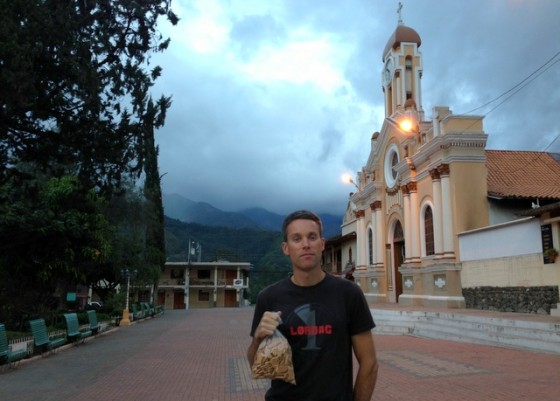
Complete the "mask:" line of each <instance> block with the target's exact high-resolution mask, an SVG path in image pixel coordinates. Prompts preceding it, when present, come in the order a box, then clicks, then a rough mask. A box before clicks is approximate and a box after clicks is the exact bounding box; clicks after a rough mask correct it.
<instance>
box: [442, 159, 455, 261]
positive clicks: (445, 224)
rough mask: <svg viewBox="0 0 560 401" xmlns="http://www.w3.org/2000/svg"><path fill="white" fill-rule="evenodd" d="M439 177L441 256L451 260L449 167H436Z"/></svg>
mask: <svg viewBox="0 0 560 401" xmlns="http://www.w3.org/2000/svg"><path fill="white" fill-rule="evenodd" d="M438 172H439V174H440V177H441V212H442V213H441V214H442V216H441V217H442V228H443V230H442V231H443V256H444V257H446V258H447V257H449V258H453V257H455V251H454V247H453V214H452V210H451V184H450V182H449V165H448V164H442V165H441V166H439V167H438Z"/></svg>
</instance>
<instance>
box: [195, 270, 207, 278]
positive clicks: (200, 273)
mask: <svg viewBox="0 0 560 401" xmlns="http://www.w3.org/2000/svg"><path fill="white" fill-rule="evenodd" d="M198 278H199V279H201V280H204V279H209V278H210V270H198Z"/></svg>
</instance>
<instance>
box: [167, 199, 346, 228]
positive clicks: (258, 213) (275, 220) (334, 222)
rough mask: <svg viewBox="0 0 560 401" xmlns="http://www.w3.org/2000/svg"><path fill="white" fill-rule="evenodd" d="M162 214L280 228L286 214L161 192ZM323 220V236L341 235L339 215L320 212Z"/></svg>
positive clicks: (206, 222) (210, 222)
mask: <svg viewBox="0 0 560 401" xmlns="http://www.w3.org/2000/svg"><path fill="white" fill-rule="evenodd" d="M163 209H164V214H165V215H166V216H167V217H169V218H172V219H176V220H179V221H182V222H185V223H197V224H201V225H206V226H211V227H227V228H235V229H245V228H247V229H254V230H270V231H280V230H281V226H282V222H283V221H284V218H285V217H286V216H283V215H280V214H277V213H274V212H271V211H269V210H266V209H265V208H262V207H253V208H248V209H244V210H241V211H239V212H226V211H223V210H220V209H218V208H216V207H214V206H212V205H211V204H209V203H207V202H195V201H193V200H191V199H188V198H185V197H184V196H182V195H179V194H163ZM319 216H320V217H321V220H322V221H323V236H324V237H325V238H330V237H333V236H337V235H340V231H341V228H340V226H341V224H342V216H335V215H332V214H327V213H319Z"/></svg>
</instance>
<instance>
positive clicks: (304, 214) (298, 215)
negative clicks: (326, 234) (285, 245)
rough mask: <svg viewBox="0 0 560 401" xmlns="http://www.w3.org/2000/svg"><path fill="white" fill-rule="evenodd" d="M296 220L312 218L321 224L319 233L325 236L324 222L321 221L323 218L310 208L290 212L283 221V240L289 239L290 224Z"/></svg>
mask: <svg viewBox="0 0 560 401" xmlns="http://www.w3.org/2000/svg"><path fill="white" fill-rule="evenodd" d="M294 220H311V221H314V222H315V223H317V225H318V226H319V235H320V236H321V237H322V236H323V223H322V222H321V218H320V217H319V216H317V215H316V214H315V213H313V212H310V211H309V210H297V211H295V212H292V213H290V214H289V215H288V216H286V218H285V219H284V222H283V223H282V238H283V241H284V242H286V241H287V240H288V230H287V229H288V226H289V225H290V223H291V222H293V221H294Z"/></svg>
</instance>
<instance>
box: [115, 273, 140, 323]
mask: <svg viewBox="0 0 560 401" xmlns="http://www.w3.org/2000/svg"><path fill="white" fill-rule="evenodd" d="M136 274H138V270H128V269H123V270H121V276H122V277H124V278H126V300H125V307H124V310H123V315H122V319H121V322H120V324H119V326H121V327H124V326H128V325H130V316H129V315H130V314H129V311H128V298H129V297H130V278H134V277H136Z"/></svg>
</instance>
